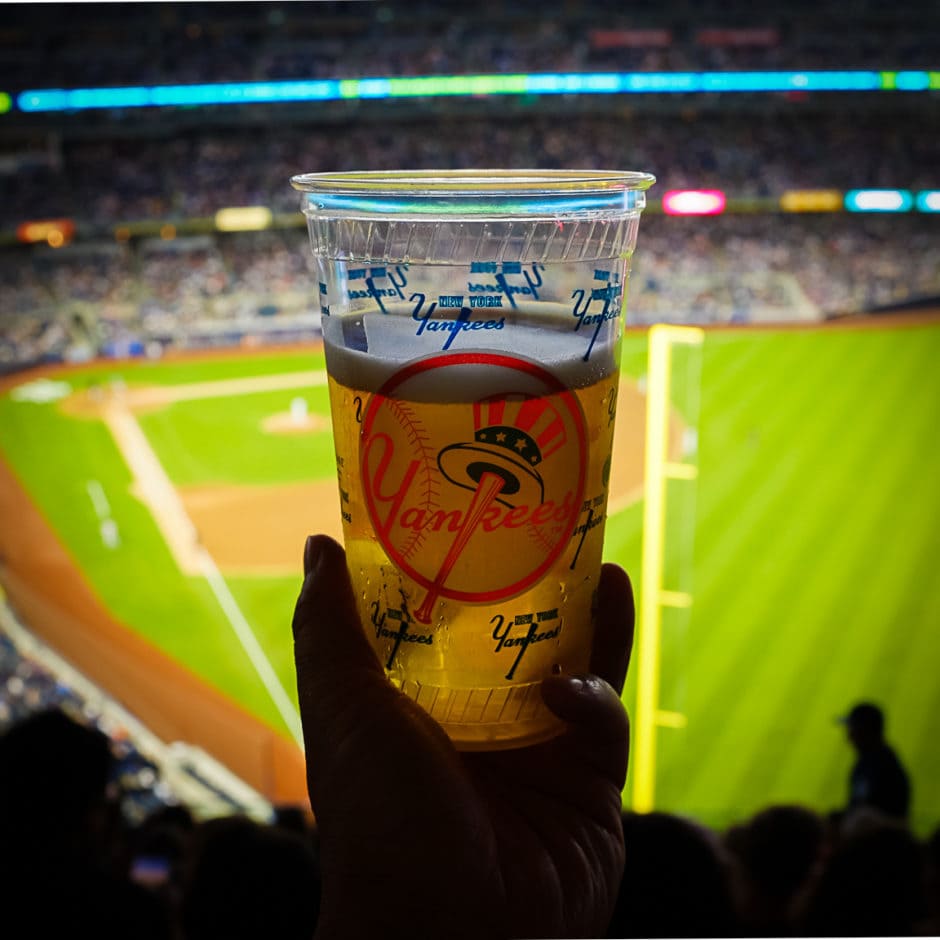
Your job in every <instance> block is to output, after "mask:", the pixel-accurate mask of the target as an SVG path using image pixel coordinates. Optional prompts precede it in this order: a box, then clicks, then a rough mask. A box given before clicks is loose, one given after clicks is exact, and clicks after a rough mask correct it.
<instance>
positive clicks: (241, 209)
mask: <svg viewBox="0 0 940 940" xmlns="http://www.w3.org/2000/svg"><path fill="white" fill-rule="evenodd" d="M272 219H273V215H272V214H271V210H270V209H269V208H268V207H267V206H230V207H229V208H227V209H219V211H218V212H216V214H215V227H216V230H217V231H219V232H259V231H261V230H262V229H266V228H270V227H271V221H272Z"/></svg>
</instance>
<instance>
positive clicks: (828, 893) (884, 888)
mask: <svg viewBox="0 0 940 940" xmlns="http://www.w3.org/2000/svg"><path fill="white" fill-rule="evenodd" d="M922 858H923V856H922V851H921V846H920V845H919V843H918V842H917V840H916V839H915V838H914V836H913V835H912V834H911V832H910V831H909V830H908V829H907V827H906V826H905V825H904V824H903V823H901V822H899V821H897V820H894V819H890V818H888V817H886V816H883V815H881V814H879V813H878V812H877V811H874V810H867V809H866V810H861V811H859V812H858V813H856V814H855V815H854V816H852V817H850V819H849V820H848V821H847V823H846V824H845V825H844V826H843V831H842V834H841V836H840V838H839V841H838V843H837V845H836V846H835V848H834V850H833V853H832V855H831V856H830V858H829V861H828V864H827V865H826V866H825V868H824V869H823V870H822V872H821V873H820V876H819V879H818V881H817V882H816V884H815V885H814V886H813V888H812V890H811V891H810V892H809V893H808V895H807V898H806V902H805V905H804V913H803V916H802V917H801V918H800V922H799V927H800V933H801V934H802V935H803V936H813V937H866V936H868V937H870V936H877V937H904V936H911V935H912V934H913V933H914V932H915V927H916V925H917V924H918V922H920V921H921V920H922V918H923V915H924V905H923V894H922Z"/></svg>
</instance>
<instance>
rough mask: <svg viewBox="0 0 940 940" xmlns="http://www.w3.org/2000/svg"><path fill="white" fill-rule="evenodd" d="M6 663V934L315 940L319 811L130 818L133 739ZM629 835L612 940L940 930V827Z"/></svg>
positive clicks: (875, 824)
mask: <svg viewBox="0 0 940 940" xmlns="http://www.w3.org/2000/svg"><path fill="white" fill-rule="evenodd" d="M12 655H15V654H12ZM0 657H2V660H0V668H2V670H3V672H2V674H0V679H3V680H4V681H5V685H6V690H7V692H8V693H10V692H11V687H13V686H15V688H12V700H14V701H18V700H19V699H21V698H24V699H25V700H26V701H27V702H28V708H25V709H20V708H19V707H18V706H16V705H14V706H13V708H12V709H11V708H6V709H5V711H4V715H3V717H4V721H3V728H2V733H0V839H2V845H3V851H2V852H0V903H2V906H3V911H4V923H5V927H6V928H8V929H11V930H13V931H14V932H15V931H16V930H17V929H20V930H22V931H24V932H23V933H22V934H16V935H24V936H25V935H29V936H33V937H37V938H45V937H53V936H62V935H64V934H65V933H68V932H74V931H75V930H76V929H77V930H79V931H80V932H87V933H90V934H91V935H93V936H95V937H98V938H101V940H111V938H126V937H128V936H134V937H139V938H145V940H150V938H153V940H196V938H199V940H202V938H210V937H219V936H224V937H226V938H229V940H238V938H246V940H248V938H256V937H260V936H276V937H278V938H279V940H292V938H297V940H309V938H310V937H311V936H312V935H313V931H314V929H315V927H316V923H317V918H318V915H319V908H320V867H319V856H318V838H317V826H316V823H315V821H314V820H312V819H311V818H310V816H309V813H308V812H307V810H306V808H303V807H296V806H290V807H280V808H278V809H277V810H276V811H275V812H274V814H273V815H272V817H271V819H270V820H267V821H259V820H257V819H252V818H249V817H248V816H245V815H241V814H230V815H221V816H214V817H199V816H197V815H196V814H194V813H193V812H192V811H191V810H190V808H189V807H187V806H186V805H185V804H184V803H179V802H172V801H166V800H162V801H161V800H160V799H157V798H156V797H155V796H153V797H152V798H151V800H150V802H149V804H148V806H147V812H145V813H143V814H140V813H139V814H138V815H136V816H134V817H131V816H129V815H128V814H127V812H126V806H127V804H126V800H127V795H126V794H127V789H126V785H123V786H122V784H123V783H124V781H125V780H126V779H127V776H128V771H127V769H126V767H127V765H128V762H129V756H128V753H129V751H128V747H127V744H126V742H124V741H121V740H116V739H115V738H114V737H109V736H108V735H106V734H105V733H104V732H103V731H101V730H100V729H99V728H98V727H96V726H95V724H94V722H93V721H91V720H90V719H89V716H87V715H83V714H82V710H81V709H80V708H79V707H77V706H78V704H79V703H77V702H74V701H70V698H69V696H68V694H67V692H66V693H64V692H63V690H49V689H47V688H44V685H45V684H44V681H43V679H42V678H41V677H37V676H36V675H35V673H33V672H31V671H30V670H28V669H24V667H23V665H22V663H19V664H17V665H15V666H14V668H13V673H12V675H11V674H10V661H11V649H10V645H9V644H8V643H7V642H6V641H4V640H3V638H2V637H0ZM17 680H18V681H17ZM20 684H21V685H22V687H23V688H22V691H21V690H20V688H19V686H20ZM141 778H142V774H141V772H140V771H139V770H138V771H137V779H138V780H140V779H141ZM122 794H123V797H122ZM122 799H123V800H124V802H123V803H122V802H121V800H122ZM362 811H363V812H364V813H368V812H369V809H368V807H363V809H362ZM622 824H623V830H624V838H625V842H626V846H627V856H626V857H627V863H626V868H625V870H624V873H623V876H622V880H621V887H620V893H619V896H618V900H617V904H616V907H615V910H614V914H613V917H612V919H611V921H610V925H609V928H608V931H607V933H606V936H610V937H709V936H717V937H735V936H751V937H761V936H771V937H783V936H840V937H850V936H872V935H874V936H914V935H931V934H933V935H936V933H937V932H938V930H940V828H938V829H937V830H936V831H934V833H933V834H932V835H930V836H929V837H927V838H918V837H917V836H916V835H915V834H914V833H912V832H911V831H910V829H909V828H908V827H907V825H906V823H905V822H904V820H898V819H894V818H891V817H889V816H887V815H885V814H882V813H879V812H878V811H876V810H873V809H861V810H858V811H856V812H854V813H852V814H851V815H844V814H840V813H829V814H826V813H821V812H819V811H818V810H816V809H812V808H809V807H806V806H800V805H775V806H770V807H767V808H765V809H763V810H761V811H759V812H757V813H755V814H753V815H752V816H750V817H747V818H744V819H742V820H741V821H740V822H738V823H736V824H734V825H732V826H730V827H728V828H727V829H724V830H718V829H715V828H710V827H707V826H704V825H702V824H701V823H698V822H696V821H694V820H691V819H688V818H685V817H682V816H679V815H676V814H673V813H667V812H654V813H647V814H638V813H633V812H629V811H625V812H624V814H623V817H622ZM26 931H28V934H27V933H26ZM57 931H60V932H57ZM11 935H13V934H11Z"/></svg>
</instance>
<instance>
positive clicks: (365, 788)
mask: <svg viewBox="0 0 940 940" xmlns="http://www.w3.org/2000/svg"><path fill="white" fill-rule="evenodd" d="M304 572H305V580H304V585H303V589H302V591H301V593H300V597H299V598H298V601H297V607H296V610H295V613H294V622H293V629H294V655H295V663H296V668H297V686H298V694H299V699H300V712H301V718H302V721H303V730H304V744H305V749H306V761H307V784H308V790H309V794H310V802H311V805H312V807H313V810H314V813H315V815H316V818H317V825H318V829H319V835H320V850H321V862H322V891H323V893H322V900H321V908H320V922H319V926H318V928H317V937H318V938H321V940H326V938H342V937H359V936H374V937H382V938H395V937H407V938H409V940H415V938H422V937H447V938H451V937H464V936H466V937H474V938H476V940H479V938H490V937H526V936H529V937H531V936H539V937H555V936H560V937H574V936H601V935H603V933H604V931H605V929H606V927H607V922H608V919H609V917H610V914H611V911H612V910H613V905H614V901H615V899H616V895H617V890H618V887H619V884H620V877H621V872H622V870H623V862H624V849H623V832H622V827H621V822H620V814H621V799H620V793H621V790H622V788H623V785H624V780H625V777H626V771H627V751H628V737H629V726H628V722H627V716H626V713H625V711H624V709H623V706H622V705H621V702H620V698H619V693H620V691H621V689H622V687H623V681H624V678H625V676H626V671H627V664H628V662H629V657H630V648H631V645H632V641H633V621H634V610H633V594H632V590H631V587H630V581H629V579H628V577H627V575H626V574H625V572H624V571H623V570H622V569H620V568H619V567H617V566H615V565H604V566H603V570H602V573H601V579H600V585H599V588H598V598H597V606H596V613H595V640H594V647H593V650H592V656H591V670H592V673H593V674H591V675H587V676H582V677H573V676H552V677H550V678H547V679H545V680H544V681H543V683H542V697H543V699H544V700H545V702H546V704H547V705H548V707H549V708H550V709H551V711H552V712H554V713H555V714H556V715H557V716H558V717H559V718H561V719H563V720H564V721H566V722H567V723H568V726H567V728H566V730H565V731H564V732H563V733H562V734H561V735H559V736H557V737H555V738H553V739H552V740H550V741H546V742H544V743H542V744H537V745H533V746H530V747H525V748H519V749H516V750H505V751H492V752H474V753H460V752H458V751H457V750H456V749H455V748H454V746H453V744H452V743H451V741H450V739H449V738H448V737H447V735H446V734H445V733H444V731H443V729H442V728H441V727H440V725H438V724H437V722H435V721H434V720H433V719H432V718H431V717H430V716H428V715H427V714H426V713H425V712H424V711H423V710H422V709H421V708H420V707H419V706H418V705H416V704H415V703H414V702H413V701H411V700H410V699H409V698H407V697H406V696H404V695H403V694H401V693H400V692H399V691H398V690H397V689H395V688H394V687H393V686H392V685H391V684H390V683H389V682H388V680H387V679H386V677H385V674H384V672H383V670H382V667H381V665H380V664H379V662H378V659H377V658H376V656H375V654H374V653H373V651H372V648H371V647H370V646H369V643H368V640H367V639H366V637H365V634H364V632H363V630H362V627H361V625H360V622H359V617H358V614H357V611H356V605H355V599H354V595H353V589H352V586H351V583H350V580H349V575H348V572H347V569H346V560H345V554H344V552H343V550H342V548H340V546H339V545H337V544H336V543H335V542H334V541H333V540H332V539H329V538H327V537H326V536H315V537H313V538H310V539H308V540H307V546H306V548H305V551H304Z"/></svg>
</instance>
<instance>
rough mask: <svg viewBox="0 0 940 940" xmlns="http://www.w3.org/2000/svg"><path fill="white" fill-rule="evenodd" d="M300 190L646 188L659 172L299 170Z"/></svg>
mask: <svg viewBox="0 0 940 940" xmlns="http://www.w3.org/2000/svg"><path fill="white" fill-rule="evenodd" d="M290 182H291V186H293V188H294V189H296V190H298V191H299V192H303V193H313V194H329V195H349V196H402V195H404V194H406V193H407V194H408V196H409V197H411V198H419V199H420V198H421V197H422V196H427V197H430V198H439V197H441V196H457V197H461V196H463V197H466V196H470V195H473V194H476V193H485V194H486V195H488V196H498V195H501V194H505V195H507V196H515V197H519V196H523V197H525V196H551V195H563V194H574V193H578V194H586V193H592V192H594V193H608V194H609V193H616V192H627V191H634V192H643V191H645V190H647V189H649V188H650V186H652V185H653V184H654V183H655V182H656V177H655V176H653V175H652V174H650V173H643V172H639V171H635V170H586V169H573V170H536V169H527V170H526V169H519V170H513V169H470V170H354V171H342V172H318V173H301V174H298V175H296V176H292V177H291V180H290Z"/></svg>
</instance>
